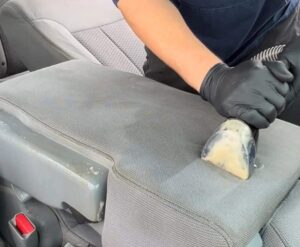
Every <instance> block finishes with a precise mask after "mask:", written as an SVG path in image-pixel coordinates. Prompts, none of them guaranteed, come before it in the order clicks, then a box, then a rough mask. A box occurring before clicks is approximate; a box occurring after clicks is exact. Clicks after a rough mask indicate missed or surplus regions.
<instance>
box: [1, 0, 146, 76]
mask: <svg viewBox="0 0 300 247" xmlns="http://www.w3.org/2000/svg"><path fill="white" fill-rule="evenodd" d="M0 27H1V29H2V32H3V33H4V35H5V37H6V38H7V41H8V43H9V44H10V45H11V46H12V47H14V52H16V53H17V56H18V57H19V58H20V60H21V62H22V63H23V64H24V65H25V66H26V68H27V69H29V70H36V69H39V68H43V67H47V66H50V65H53V64H57V63H60V62H63V61H67V60H71V59H87V60H89V61H92V62H96V63H101V64H103V65H106V66H110V67H113V68H115V69H119V70H123V71H128V72H132V73H135V74H142V65H143V62H144V60H145V56H146V54H145V51H144V47H143V44H142V42H141V41H140V40H139V39H138V38H137V37H136V36H135V35H134V33H133V32H132V30H131V29H130V28H129V26H128V25H127V23H126V22H125V20H124V19H123V17H122V15H121V13H120V12H119V10H118V9H117V8H116V6H115V5H114V4H113V2H112V0H89V1H85V0H65V1H63V2H62V1H60V0H52V1H48V0H11V1H7V2H5V3H4V4H2V7H1V9H0Z"/></svg>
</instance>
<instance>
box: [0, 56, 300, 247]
mask: <svg viewBox="0 0 300 247" xmlns="http://www.w3.org/2000/svg"><path fill="white" fill-rule="evenodd" d="M83 82H84V83H83ZM0 108H1V109H2V110H3V111H5V112H6V113H8V114H11V115H13V116H14V117H15V118H17V119H19V121H21V122H22V123H23V124H24V125H26V126H27V127H29V128H30V129H32V130H33V131H35V132H38V133H39V134H40V135H43V136H45V137H47V138H48V139H50V140H51V141H54V142H56V143H58V144H60V145H63V146H64V147H67V148H69V149H71V150H73V151H75V152H79V153H80V155H82V156H84V157H87V158H88V159H89V160H92V161H93V162H97V163H98V164H99V166H102V165H104V164H103V163H105V162H107V164H111V165H112V166H113V167H112V168H110V169H109V180H108V185H107V186H108V187H107V191H108V194H107V205H106V210H105V211H106V214H105V222H104V232H103V245H104V246H107V247H110V246H118V247H122V246H124V247H125V246H131V247H134V246H139V247H143V246H158V247H160V246H164V247H165V246H167V247H168V246H246V245H247V244H248V243H249V242H250V241H251V239H253V238H254V236H255V235H256V234H257V233H258V232H259V230H260V229H261V228H262V227H263V226H264V225H265V224H266V222H267V221H268V220H269V219H270V217H271V216H272V214H273V212H274V211H275V209H276V208H277V207H278V205H279V203H280V202H281V201H282V200H283V199H284V197H285V196H286V195H287V193H288V192H289V191H290V189H291V188H292V186H293V185H294V184H295V183H296V181H297V179H298V177H299V174H300V169H299V167H300V157H299V155H298V147H299V145H300V128H299V127H297V126H294V125H291V124H288V123H285V122H283V121H280V120H278V121H276V122H275V123H274V124H272V126H271V127H270V128H269V129H267V130H263V131H261V136H260V141H259V148H258V160H257V162H258V164H260V165H259V167H260V168H259V169H257V170H255V171H254V174H253V176H252V177H251V179H249V180H248V181H241V180H239V179H238V178H236V177H233V176H231V175H230V174H228V173H226V172H224V171H222V170H220V169H218V168H216V167H213V166H211V165H209V164H207V163H206V162H204V161H202V160H201V159H200V158H199V157H200V153H201V149H202V148H203V145H204V143H205V141H206V140H207V138H208V137H209V136H210V135H211V134H212V133H213V132H214V130H215V128H216V127H217V126H218V125H219V124H220V123H222V121H224V118H222V117H221V116H219V115H218V114H217V113H216V112H215V111H214V109H213V108H212V107H211V106H210V105H208V104H207V103H206V102H204V101H202V100H201V98H200V97H199V96H197V95H191V94H188V93H185V92H182V91H179V90H176V89H174V88H170V87H167V86H165V85H162V84H159V83H157V82H155V81H152V80H149V79H147V78H143V77H140V76H136V75H133V74H130V73H122V72H119V71H114V70H110V69H107V68H104V67H102V66H100V65H96V64H90V63H88V62H83V61H72V62H68V63H63V64H60V65H57V66H53V67H50V68H48V69H43V70H39V71H37V72H34V73H30V74H28V75H25V76H23V77H19V78H16V79H13V80H10V81H9V82H4V83H3V84H1V85H0ZM19 139H21V138H19ZM14 155H18V154H16V153H15V154H14ZM12 160H14V159H13V157H12ZM20 162H21V161H20ZM5 165H6V164H1V169H2V171H3V170H5V169H6V167H5ZM19 165H20V166H21V165H22V164H19ZM41 165H42V164H41ZM69 165H72V164H69ZM14 172H15V173H18V172H19V170H18V169H16V170H15V171H14ZM14 182H15V183H18V182H19V181H17V180H16V181H14ZM37 182H38V181H35V180H31V183H37ZM44 196H46V195H44Z"/></svg>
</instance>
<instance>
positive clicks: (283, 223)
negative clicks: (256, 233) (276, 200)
mask: <svg viewBox="0 0 300 247" xmlns="http://www.w3.org/2000/svg"><path fill="white" fill-rule="evenodd" d="M263 240H264V246H265V247H298V246H300V182H298V183H297V184H296V185H295V187H294V188H293V190H292V191H291V192H290V194H289V195H288V197H287V198H286V199H285V200H284V201H283V203H282V204H281V206H280V207H279V209H278V210H277V211H276V213H275V214H274V216H273V217H272V220H271V221H270V222H269V223H268V225H267V227H266V229H265V231H264V234H263Z"/></svg>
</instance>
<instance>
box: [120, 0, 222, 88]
mask: <svg viewBox="0 0 300 247" xmlns="http://www.w3.org/2000/svg"><path fill="white" fill-rule="evenodd" d="M118 7H119V9H120V10H121V12H122V13H123V15H124V17H125V19H126V21H127V22H128V23H129V25H130V26H131V28H132V29H133V31H134V32H135V33H136V34H137V36H138V37H139V38H140V39H141V40H142V41H143V42H144V43H145V45H146V46H147V47H149V49H151V50H152V51H153V52H154V53H155V54H156V55H157V56H158V57H159V58H160V59H161V60H163V61H164V62H165V63H166V64H168V65H169V66H170V67H171V68H172V69H174V70H175V71H176V72H177V73H178V74H179V75H180V76H181V77H182V78H183V79H184V80H185V81H186V82H187V83H188V84H189V85H190V86H191V87H193V88H194V89H196V90H197V91H199V89H200V86H201V83H202V81H203V79H204V77H205V75H206V74H207V72H208V71H209V70H210V69H211V68H212V67H213V66H214V65H215V64H217V63H220V62H221V60H220V59H219V58H218V57H217V56H216V55H214V54H213V53H212V52H211V51H210V50H209V49H208V48H206V47H205V46H204V45H203V44H202V43H201V42H200V41H199V40H198V39H197V38H196V36H195V35H194V34H193V33H192V32H191V30H190V29H189V27H188V26H187V24H186V23H185V21H184V19H183V18H182V16H181V14H180V13H179V11H178V10H177V9H176V7H175V6H174V5H173V4H172V3H171V2H170V0H120V1H119V2H118ZM203 28H205V27H203Z"/></svg>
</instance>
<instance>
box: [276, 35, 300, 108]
mask: <svg viewBox="0 0 300 247" xmlns="http://www.w3.org/2000/svg"><path fill="white" fill-rule="evenodd" d="M279 59H280V60H282V61H284V62H286V63H287V64H288V65H289V70H290V71H291V72H292V74H293V75H294V77H295V78H294V80H293V82H292V83H290V91H289V93H288V95H287V98H286V99H287V105H289V104H291V103H292V102H293V100H294V99H295V98H296V96H297V95H298V94H299V92H300V37H297V38H296V39H294V40H293V41H292V42H291V43H289V44H288V45H287V46H286V47H285V48H284V49H283V52H282V53H281V54H280V55H279Z"/></svg>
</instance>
